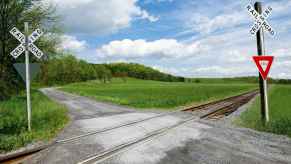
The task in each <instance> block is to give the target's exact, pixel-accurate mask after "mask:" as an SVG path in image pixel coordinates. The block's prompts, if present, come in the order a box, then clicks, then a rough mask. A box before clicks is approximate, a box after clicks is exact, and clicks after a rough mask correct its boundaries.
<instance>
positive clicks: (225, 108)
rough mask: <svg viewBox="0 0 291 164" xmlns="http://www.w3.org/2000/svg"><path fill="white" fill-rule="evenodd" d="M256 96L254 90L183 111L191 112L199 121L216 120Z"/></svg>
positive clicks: (256, 92) (256, 91)
mask: <svg viewBox="0 0 291 164" xmlns="http://www.w3.org/2000/svg"><path fill="white" fill-rule="evenodd" d="M257 94H258V90H254V91H250V92H247V93H243V94H240V95H237V96H233V97H228V98H226V99H222V100H218V101H214V102H210V103H207V104H203V105H200V106H196V107H190V108H186V109H184V110H183V111H186V112H193V113H194V114H196V115H197V116H199V117H200V119H211V120H218V119H221V118H223V117H225V116H228V115H230V114H231V113H233V112H235V111H236V110H237V109H238V108H239V107H240V106H242V105H244V104H246V103H248V102H249V101H250V100H251V99H252V98H254V97H255V96H256V95H257Z"/></svg>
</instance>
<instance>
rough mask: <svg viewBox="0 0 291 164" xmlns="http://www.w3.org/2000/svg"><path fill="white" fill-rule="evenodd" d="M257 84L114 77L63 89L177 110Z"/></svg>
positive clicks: (128, 103)
mask: <svg viewBox="0 0 291 164" xmlns="http://www.w3.org/2000/svg"><path fill="white" fill-rule="evenodd" d="M256 87H257V85H255V84H246V83H244V84H243V83H241V84H238V83H236V84H213V83H211V81H209V83H174V82H172V83H170V82H158V81H149V80H137V79H128V80H127V82H126V83H125V82H123V81H122V80H121V79H113V81H112V83H108V84H102V83H100V82H99V81H89V82H83V83H74V84H70V85H66V86H64V87H62V90H64V91H66V92H71V93H75V94H79V95H82V96H88V97H92V98H95V99H96V100H101V101H107V102H113V103H116V104H120V105H126V106H131V107H136V108H161V109H173V108H175V107H180V106H184V105H190V104H200V103H204V102H207V101H212V100H216V99H221V98H224V97H228V96H232V95H236V94H239V93H242V92H245V91H248V90H251V89H254V88H256Z"/></svg>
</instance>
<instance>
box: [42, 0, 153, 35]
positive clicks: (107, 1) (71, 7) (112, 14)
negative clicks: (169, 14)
mask: <svg viewBox="0 0 291 164" xmlns="http://www.w3.org/2000/svg"><path fill="white" fill-rule="evenodd" d="M137 1H138V0H102V1H100V0H44V2H45V3H47V2H49V3H53V4H56V5H57V12H58V13H59V14H60V15H61V16H62V18H63V19H64V26H65V27H66V28H67V30H69V31H70V32H73V33H86V34H108V33H113V32H116V31H118V30H120V29H123V28H126V27H129V26H130V24H131V22H132V21H133V20H134V19H146V20H149V21H151V22H155V21H157V20H158V18H157V17H155V16H152V15H151V14H149V13H148V12H147V11H146V10H143V9H141V7H139V6H138V5H137Z"/></svg>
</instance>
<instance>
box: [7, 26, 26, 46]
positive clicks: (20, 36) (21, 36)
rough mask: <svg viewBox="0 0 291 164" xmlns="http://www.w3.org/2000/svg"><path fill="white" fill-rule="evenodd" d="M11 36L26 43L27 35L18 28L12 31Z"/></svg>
mask: <svg viewBox="0 0 291 164" xmlns="http://www.w3.org/2000/svg"><path fill="white" fill-rule="evenodd" d="M10 34H12V35H13V36H14V37H15V38H16V39H17V40H18V41H19V42H20V43H25V35H24V34H22V33H21V32H20V31H19V30H18V29H17V28H16V27H14V28H13V29H12V30H10Z"/></svg>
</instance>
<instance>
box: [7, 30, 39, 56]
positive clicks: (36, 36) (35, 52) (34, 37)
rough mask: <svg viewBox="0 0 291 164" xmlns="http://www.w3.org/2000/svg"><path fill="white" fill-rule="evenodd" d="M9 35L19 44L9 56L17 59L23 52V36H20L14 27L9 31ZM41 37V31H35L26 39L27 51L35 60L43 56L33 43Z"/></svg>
mask: <svg viewBox="0 0 291 164" xmlns="http://www.w3.org/2000/svg"><path fill="white" fill-rule="evenodd" d="M10 33H11V34H12V35H13V36H14V37H15V38H16V39H17V40H18V41H19V42H20V43H21V44H20V45H19V46H18V47H16V48H15V49H14V50H13V51H12V52H11V53H10V55H11V56H13V57H14V58H15V59H16V58H18V56H20V55H21V54H22V53H23V52H24V51H25V35H24V34H22V33H21V32H20V31H19V30H18V29H17V28H16V27H14V28H13V29H12V30H10ZM42 35H43V31H42V30H41V29H39V28H38V29H36V30H35V31H34V32H33V33H32V34H31V35H30V36H29V37H28V50H29V51H30V52H32V53H33V55H34V56H35V57H37V58H39V59H40V58H41V57H42V56H43V55H44V54H43V52H42V51H41V50H40V49H39V48H37V47H36V46H35V45H34V44H33V43H34V42H35V41H36V40H37V39H39V38H40V37H41V36H42Z"/></svg>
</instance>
